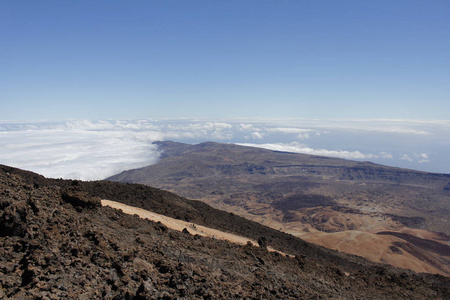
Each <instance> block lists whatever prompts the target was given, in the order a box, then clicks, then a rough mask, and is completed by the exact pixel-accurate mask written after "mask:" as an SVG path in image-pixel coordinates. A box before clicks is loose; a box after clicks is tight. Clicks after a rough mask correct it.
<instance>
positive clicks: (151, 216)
mask: <svg viewBox="0 0 450 300" xmlns="http://www.w3.org/2000/svg"><path fill="white" fill-rule="evenodd" d="M101 202H102V205H103V206H109V207H112V208H115V209H120V210H122V211H123V212H124V213H126V214H130V215H138V216H139V217H140V218H143V219H148V220H151V221H154V222H161V223H162V224H164V225H165V226H167V227H168V228H170V229H173V230H177V231H183V229H185V228H186V229H187V230H188V231H189V233H190V234H192V235H196V234H198V235H201V236H206V237H210V238H214V239H221V240H227V241H229V242H232V243H236V244H241V245H246V244H247V243H248V242H250V243H252V245H254V246H258V243H257V242H256V241H255V240H252V239H249V238H246V237H243V236H239V235H235V234H231V233H228V232H223V231H220V230H217V229H212V228H209V227H206V226H202V225H198V224H194V223H190V222H186V221H182V220H178V219H174V218H170V217H167V216H164V215H160V214H157V213H154V212H151V211H148V210H145V209H142V208H139V207H134V206H129V205H126V204H123V203H120V202H116V201H111V200H105V199H104V200H101ZM267 250H269V251H270V252H278V253H280V254H282V255H285V256H290V255H288V254H286V253H283V252H281V251H278V250H275V249H273V248H272V247H270V246H269V247H267Z"/></svg>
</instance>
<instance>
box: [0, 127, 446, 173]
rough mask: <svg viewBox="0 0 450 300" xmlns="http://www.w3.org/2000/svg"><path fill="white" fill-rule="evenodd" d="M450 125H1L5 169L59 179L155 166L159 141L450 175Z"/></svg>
mask: <svg viewBox="0 0 450 300" xmlns="http://www.w3.org/2000/svg"><path fill="white" fill-rule="evenodd" d="M449 137H450V121H416V120H300V119H233V120H214V121H212V120H195V119H172V120H169V119H167V120H162V119H159V120H100V121H88V120H70V121H59V122H48V121H47V122H46V121H39V122H17V121H14V122H13V121H9V122H8V121H4V122H1V121H0V164H6V165H10V166H14V167H18V168H23V169H26V170H31V171H34V172H37V173H40V174H42V175H44V176H47V177H53V178H71V179H82V180H97V179H104V178H106V177H108V176H111V175H114V174H117V173H119V172H121V171H123V170H128V169H133V168H139V167H143V166H147V165H150V164H154V163H156V162H157V161H158V159H159V157H160V154H161V153H160V151H159V150H158V148H157V147H156V145H155V144H153V142H154V141H161V140H173V141H178V142H185V143H191V144H194V143H199V142H204V141H215V142H222V143H236V144H241V145H246V146H253V147H262V148H267V149H272V150H277V151H288V152H297V153H306V154H312V155H323V156H333V157H339V158H345V159H352V160H368V161H372V162H376V163H381V164H386V165H391V166H398V167H405V168H411V169H418V170H424V171H430V172H442V173H450V159H449V157H448V150H449V149H450V142H449Z"/></svg>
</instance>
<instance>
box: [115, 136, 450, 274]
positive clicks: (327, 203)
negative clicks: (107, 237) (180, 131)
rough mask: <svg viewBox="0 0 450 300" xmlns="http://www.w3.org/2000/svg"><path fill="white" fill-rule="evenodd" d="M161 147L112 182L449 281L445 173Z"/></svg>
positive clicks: (253, 151)
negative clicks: (168, 194) (161, 192)
mask: <svg viewBox="0 0 450 300" xmlns="http://www.w3.org/2000/svg"><path fill="white" fill-rule="evenodd" d="M157 144H158V146H159V147H160V150H161V152H162V155H161V159H160V161H159V162H158V163H156V164H154V165H151V166H148V167H145V168H141V169H136V170H129V171H125V172H122V173H120V174H118V175H116V176H113V177H111V178H109V179H110V180H115V181H121V182H134V183H142V184H147V185H151V186H155V187H158V188H162V189H166V190H170V191H172V192H174V193H176V194H179V195H182V196H184V197H187V198H190V199H198V200H201V201H204V202H205V203H208V204H210V205H212V206H213V207H215V208H218V209H222V210H226V211H228V212H232V213H234V214H238V215H241V216H244V217H245V218H248V219H251V220H254V221H257V222H259V223H261V224H264V225H266V226H270V227H272V228H274V229H278V230H282V231H284V232H287V233H290V234H292V235H295V236H298V237H301V238H302V239H305V240H308V241H311V242H314V243H317V244H320V245H323V246H326V247H329V248H331V249H335V250H339V251H342V252H347V253H351V254H356V255H360V256H363V257H366V258H368V259H371V260H373V261H375V262H382V263H389V264H393V265H396V266H398V267H402V268H409V269H412V270H415V271H417V272H430V273H438V274H445V275H447V276H450V246H449V243H450V219H449V216H450V192H449V189H448V185H449V184H450V183H449V182H450V175H449V174H435V173H427V172H420V171H414V170H406V169H400V168H393V167H388V166H382V165H377V164H373V163H370V162H357V161H351V160H344V159H338V158H330V157H322V156H311V155H306V154H295V153H286V152H279V151H270V150H266V149H259V148H253V147H244V146H238V145H232V144H219V143H210V142H207V143H201V144H198V145H188V144H182V143H175V142H157ZM438 249H439V250H438Z"/></svg>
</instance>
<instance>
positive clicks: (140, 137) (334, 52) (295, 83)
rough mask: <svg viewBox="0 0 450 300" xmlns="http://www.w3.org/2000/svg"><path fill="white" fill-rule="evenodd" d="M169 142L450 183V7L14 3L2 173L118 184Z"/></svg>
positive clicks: (3, 24) (3, 26) (317, 2)
mask: <svg viewBox="0 0 450 300" xmlns="http://www.w3.org/2000/svg"><path fill="white" fill-rule="evenodd" d="M43 120H44V121H43ZM161 139H164V140H175V141H180V142H187V143H198V142H202V141H206V140H212V141H217V142H226V143H240V144H247V145H252V146H260V147H265V148H269V149H277V150H283V151H293V152H300V153H310V154H316V155H327V156H337V157H342V158H347V159H357V160H370V161H374V162H377V163H382V164H387V165H392V166H397V167H404V168H411V169H418V170H424V171H431V172H444V173H450V167H449V166H450V157H449V156H448V152H449V149H450V1H448V0H426V1H425V0H423V1H419V0H389V1H384V0H377V1H362V0H328V1H325V0H323V1H322V0H308V1H307V0H295V1H294V0H292V1H289V0H277V1H275V0H274V1H263V0H239V1H212V0H208V1H196V0H190V1H185V0H183V1H171V0H167V1H156V0H155V1H137V0H135V1H113V0H108V1H100V0H96V1H83V0H77V1H59V0H58V1H56V0H55V1H46V0H40V1H34V0H33V1H26V0H24V1H15V0H14V1H10V0H5V1H1V3H0V163H3V164H9V165H12V166H16V167H21V168H25V169H28V170H32V171H36V172H39V173H42V174H44V175H47V176H52V177H64V178H81V179H102V178H104V177H106V176H109V175H112V174H114V173H116V172H120V171H122V170H124V169H127V168H135V167H140V166H145V165H148V164H150V163H154V162H156V161H157V160H158V157H159V153H158V151H157V150H156V149H155V147H154V145H152V142H153V141H155V140H161Z"/></svg>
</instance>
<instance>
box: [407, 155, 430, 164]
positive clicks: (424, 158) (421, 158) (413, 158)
mask: <svg viewBox="0 0 450 300" xmlns="http://www.w3.org/2000/svg"><path fill="white" fill-rule="evenodd" d="M400 159H401V160H406V161H409V162H418V163H419V164H423V163H428V162H430V159H429V157H428V154H427V153H412V154H409V155H408V154H402V156H401V157H400Z"/></svg>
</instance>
